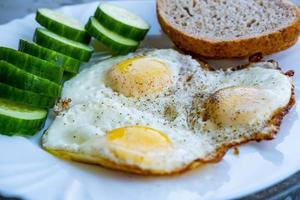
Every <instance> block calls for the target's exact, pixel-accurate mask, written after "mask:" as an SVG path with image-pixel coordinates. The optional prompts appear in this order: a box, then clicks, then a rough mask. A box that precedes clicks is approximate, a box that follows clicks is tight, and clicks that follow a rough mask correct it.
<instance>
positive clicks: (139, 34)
mask: <svg viewBox="0 0 300 200" xmlns="http://www.w3.org/2000/svg"><path fill="white" fill-rule="evenodd" d="M85 28H86V30H87V31H88V32H89V34H90V35H91V36H93V37H94V38H96V39H97V40H98V41H100V42H101V43H103V44H104V45H105V46H107V47H109V48H110V49H111V50H112V51H114V52H115V53H116V54H127V53H129V52H132V51H135V50H136V49H137V47H138V46H139V43H140V41H141V40H143V39H144V37H145V35H146V34H147V32H148V30H149V28H150V26H149V24H148V23H147V22H145V21H144V20H143V19H142V18H141V17H139V16H137V15H135V14H133V13H131V12H130V11H128V10H126V9H124V8H120V7H118V6H115V5H113V4H110V3H102V4H100V6H98V7H97V9H96V12H95V14H94V16H93V17H91V18H90V19H89V21H88V23H87V24H86V26H85Z"/></svg>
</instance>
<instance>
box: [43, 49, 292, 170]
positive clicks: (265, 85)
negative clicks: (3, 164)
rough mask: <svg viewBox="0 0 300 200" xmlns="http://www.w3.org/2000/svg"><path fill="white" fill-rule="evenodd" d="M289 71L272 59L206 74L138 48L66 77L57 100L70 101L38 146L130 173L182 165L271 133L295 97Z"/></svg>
mask: <svg viewBox="0 0 300 200" xmlns="http://www.w3.org/2000/svg"><path fill="white" fill-rule="evenodd" d="M291 76H292V73H291V72H288V73H284V72H282V71H281V70H280V69H279V68H278V67H277V65H276V64H275V63H274V62H267V61H266V62H265V61H261V62H256V63H251V64H249V65H248V66H245V67H239V68H230V69H227V70H215V71H211V70H209V69H206V68H205V66H204V65H202V64H199V62H197V61H196V60H194V59H192V58H191V57H190V56H188V55H182V54H180V53H178V52H177V51H175V50H171V49H162V50H157V49H141V50H138V51H137V52H136V53H131V54H128V55H126V56H118V57H114V58H111V59H107V60H105V61H102V62H100V63H98V64H96V65H94V66H91V67H89V68H87V69H85V70H83V71H82V72H81V73H79V74H78V75H77V76H76V77H74V78H73V79H71V80H69V81H67V82H66V83H65V85H64V88H63V91H62V99H70V100H71V101H69V104H68V107H67V108H66V109H64V110H62V111H61V112H60V113H59V115H58V116H57V117H56V119H55V120H54V122H53V124H52V125H51V126H50V127H49V129H48V130H47V131H46V132H45V134H44V136H43V139H42V145H43V147H44V148H45V149H46V150H48V151H49V152H51V153H53V154H55V155H58V156H61V157H63V158H67V159H71V160H76V161H81V162H87V163H93V164H98V165H102V166H105V167H108V168H113V169H118V170H122V171H127V172H133V173H139V174H161V175H164V174H171V173H177V172H182V171H185V170H188V169H191V168H194V167H196V166H199V165H200V164H203V163H208V162H217V161H219V160H220V159H221V158H222V157H223V156H224V154H225V152H226V151H227V149H228V148H230V147H232V146H235V145H238V144H242V143H245V142H248V141H252V140H256V141H260V140H264V139H272V138H274V137H275V135H276V133H277V131H278V130H279V126H280V123H281V119H282V117H283V116H284V115H285V114H286V113H287V111H288V110H289V109H290V108H291V107H292V105H293V104H294V94H293V84H292V80H291Z"/></svg>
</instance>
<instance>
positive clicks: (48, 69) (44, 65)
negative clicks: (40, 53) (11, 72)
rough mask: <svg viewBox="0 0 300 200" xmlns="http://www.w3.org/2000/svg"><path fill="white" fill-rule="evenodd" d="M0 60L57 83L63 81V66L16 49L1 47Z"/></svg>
mask: <svg viewBox="0 0 300 200" xmlns="http://www.w3.org/2000/svg"><path fill="white" fill-rule="evenodd" d="M0 60H5V61H7V62H9V63H11V64H13V65H15V66H17V67H18V68H20V69H23V70H25V71H27V72H29V73H32V74H34V75H37V76H39V77H42V78H45V79H48V80H50V81H53V82H55V83H59V84H60V83H61V81H62V76H63V69H62V68H61V67H59V66H56V65H54V64H52V63H50V62H47V61H45V60H42V59H39V58H36V57H34V56H31V55H29V54H26V53H23V52H20V51H17V50H15V49H10V48H6V47H0Z"/></svg>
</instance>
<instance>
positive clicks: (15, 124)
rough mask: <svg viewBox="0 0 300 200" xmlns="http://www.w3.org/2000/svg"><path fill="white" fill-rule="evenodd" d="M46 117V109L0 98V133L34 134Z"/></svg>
mask: <svg viewBox="0 0 300 200" xmlns="http://www.w3.org/2000/svg"><path fill="white" fill-rule="evenodd" d="M46 117H47V110H44V109H39V108H33V107H30V106H25V105H22V104H17V103H14V102H11V101H7V100H4V99H0V134H4V135H24V136H31V135H34V134H35V133H36V132H37V131H38V130H39V129H40V128H41V127H42V125H43V123H44V121H45V119H46Z"/></svg>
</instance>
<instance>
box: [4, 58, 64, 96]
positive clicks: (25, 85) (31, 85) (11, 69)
mask: <svg viewBox="0 0 300 200" xmlns="http://www.w3.org/2000/svg"><path fill="white" fill-rule="evenodd" d="M0 82H2V83H6V84H9V85H10V86H12V87H16V88H19V89H23V90H28V91H32V92H36V93H39V94H44V95H47V96H52V97H59V96H60V94H61V85H59V84H57V83H54V82H52V81H49V80H47V79H44V78H41V77H39V76H37V75H34V74H31V73H29V72H26V71H24V70H22V69H20V68H18V67H16V66H14V65H12V64H10V63H8V62H6V61H3V60H1V61H0Z"/></svg>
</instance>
